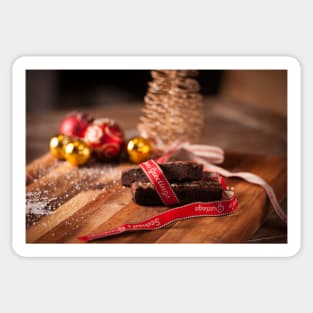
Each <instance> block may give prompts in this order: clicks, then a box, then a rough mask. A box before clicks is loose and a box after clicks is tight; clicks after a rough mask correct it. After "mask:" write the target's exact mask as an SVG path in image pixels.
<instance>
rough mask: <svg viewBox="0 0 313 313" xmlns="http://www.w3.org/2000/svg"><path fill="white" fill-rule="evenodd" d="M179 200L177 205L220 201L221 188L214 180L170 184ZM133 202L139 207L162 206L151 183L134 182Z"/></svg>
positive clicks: (132, 189)
mask: <svg viewBox="0 0 313 313" xmlns="http://www.w3.org/2000/svg"><path fill="white" fill-rule="evenodd" d="M171 187H172V188H173V190H174V192H175V194H176V195H177V197H178V199H179V201H180V202H179V203H178V204H177V205H183V204H187V203H191V202H206V201H216V200H220V199H221V197H222V192H223V188H222V186H221V185H220V183H219V182H218V181H216V180H215V179H212V180H208V181H203V180H201V181H193V182H184V183H179V184H176V183H173V184H171ZM131 191H132V196H133V200H134V201H135V202H136V203H137V204H141V205H159V206H160V205H163V203H162V201H161V199H160V198H159V195H158V194H157V192H156V190H155V189H154V187H153V185H152V184H151V183H142V182H134V183H133V184H132V185H131Z"/></svg>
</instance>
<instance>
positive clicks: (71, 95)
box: [27, 70, 223, 112]
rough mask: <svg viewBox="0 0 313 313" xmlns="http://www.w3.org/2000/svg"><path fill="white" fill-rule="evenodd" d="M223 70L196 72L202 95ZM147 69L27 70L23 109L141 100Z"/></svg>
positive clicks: (211, 88)
mask: <svg viewBox="0 0 313 313" xmlns="http://www.w3.org/2000/svg"><path fill="white" fill-rule="evenodd" d="M222 76H223V71H199V77H198V79H199V82H200V84H201V91H202V93H203V95H204V96H209V95H216V94H217V93H218V91H219V87H220V84H221V79H222ZM149 80H151V76H150V71H148V70H60V71H49V70H47V71H45V70H28V71H27V111H28V112H35V111H49V110H53V109H67V108H79V107H88V106H97V105H105V104H111V103H112V101H129V102H132V101H142V100H143V97H144V95H145V93H146V89H147V82H148V81H149Z"/></svg>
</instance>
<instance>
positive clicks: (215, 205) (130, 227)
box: [78, 160, 238, 242]
mask: <svg viewBox="0 0 313 313" xmlns="http://www.w3.org/2000/svg"><path fill="white" fill-rule="evenodd" d="M140 167H141V168H142V169H143V171H144V173H145V174H146V175H147V177H148V178H149V180H150V182H151V183H152V184H153V186H154V187H155V189H156V191H157V192H158V195H159V196H160V198H161V200H162V202H163V203H164V204H165V205H174V204H177V203H179V200H178V198H177V196H176V195H175V193H174V191H173V189H172V187H171V185H170V183H169V182H168V180H167V179H166V177H165V175H164V174H163V172H162V170H161V168H160V167H159V165H158V164H157V163H156V162H155V161H153V160H149V161H146V162H144V163H141V164H140ZM218 179H219V181H220V182H221V183H222V185H223V187H225V186H226V185H225V182H224V180H223V179H222V177H220V176H218ZM224 194H225V195H226V196H228V199H226V200H220V201H214V202H194V203H190V204H187V205H183V206H180V207H177V208H175V209H171V210H168V211H166V212H163V213H161V214H158V215H155V216H153V217H151V218H148V219H146V220H144V221H142V222H139V223H135V224H124V225H121V226H119V227H117V228H114V229H112V230H109V231H104V232H101V233H97V234H90V235H86V236H81V237H79V238H78V239H79V240H81V241H83V242H88V241H91V240H95V239H99V238H105V237H109V236H114V235H119V234H122V233H124V232H128V231H138V230H156V229H160V228H162V227H164V226H166V225H169V224H171V223H173V222H176V221H179V220H183V219H189V218H193V217H200V216H224V215H229V214H231V213H232V212H233V211H234V210H235V209H236V207H237V205H238V202H237V196H236V194H235V193H234V192H233V191H225V190H224Z"/></svg>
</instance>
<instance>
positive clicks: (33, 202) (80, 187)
mask: <svg viewBox="0 0 313 313" xmlns="http://www.w3.org/2000/svg"><path fill="white" fill-rule="evenodd" d="M120 177H121V168H120V166H116V165H112V164H100V163H94V164H91V165H86V166H84V167H80V168H74V167H73V168H69V170H68V171H65V172H64V171H63V172H58V171H57V170H55V171H51V172H50V173H48V174H47V175H46V176H45V177H43V178H42V179H39V180H37V181H35V182H34V184H31V185H29V186H28V187H27V193H26V224H27V225H31V224H33V223H34V222H36V221H37V220H39V219H40V218H41V217H42V216H46V215H49V214H53V212H54V211H55V210H56V209H57V208H58V207H60V206H61V205H62V204H64V203H65V202H66V201H68V200H69V199H71V198H72V197H73V196H75V195H76V194H78V193H79V192H81V191H87V190H101V191H103V192H112V193H114V192H117V191H118V190H121V186H120Z"/></svg>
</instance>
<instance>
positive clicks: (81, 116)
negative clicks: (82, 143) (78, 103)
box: [59, 112, 93, 138]
mask: <svg viewBox="0 0 313 313" xmlns="http://www.w3.org/2000/svg"><path fill="white" fill-rule="evenodd" d="M92 120H93V118H91V117H90V116H88V114H86V113H81V112H75V113H71V114H69V115H68V116H67V117H65V119H64V120H63V121H62V122H61V125H60V129H59V133H61V134H63V135H67V136H71V137H78V138H83V137H84V135H85V132H86V129H87V127H88V125H89V124H90V123H91V122H92Z"/></svg>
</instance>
